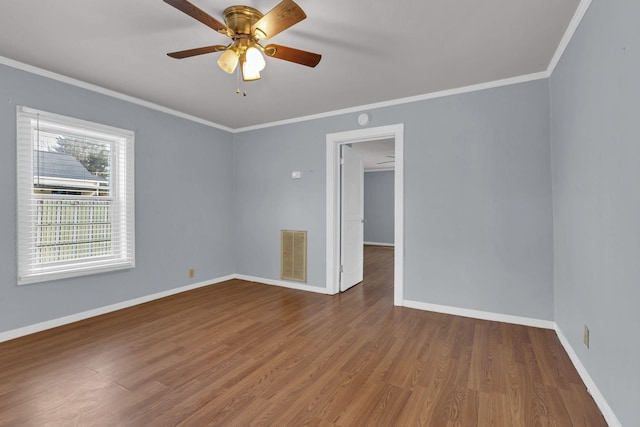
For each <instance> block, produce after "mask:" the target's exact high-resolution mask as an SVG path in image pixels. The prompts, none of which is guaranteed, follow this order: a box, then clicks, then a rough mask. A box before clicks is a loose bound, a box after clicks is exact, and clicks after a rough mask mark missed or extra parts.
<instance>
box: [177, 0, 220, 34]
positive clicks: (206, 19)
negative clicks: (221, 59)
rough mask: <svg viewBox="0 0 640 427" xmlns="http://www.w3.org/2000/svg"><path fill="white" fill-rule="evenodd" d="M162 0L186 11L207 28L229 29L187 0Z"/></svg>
mask: <svg viewBox="0 0 640 427" xmlns="http://www.w3.org/2000/svg"><path fill="white" fill-rule="evenodd" d="M164 2H165V3H167V4H169V5H171V6H173V7H175V8H176V9H178V10H180V11H182V12H184V13H186V14H187V15H189V16H190V17H192V18H194V19H197V20H198V21H200V22H202V23H203V24H204V25H206V26H207V27H209V28H213V29H214V30H216V31H219V32H222V33H226V32H227V31H228V30H229V29H228V28H227V26H226V25H224V24H223V23H222V22H220V21H218V20H217V19H215V18H214V17H213V16H211V15H209V14H208V13H207V12H205V11H204V10H202V9H200V8H198V7H196V6H195V5H193V4H191V3H189V2H188V1H187V0H164Z"/></svg>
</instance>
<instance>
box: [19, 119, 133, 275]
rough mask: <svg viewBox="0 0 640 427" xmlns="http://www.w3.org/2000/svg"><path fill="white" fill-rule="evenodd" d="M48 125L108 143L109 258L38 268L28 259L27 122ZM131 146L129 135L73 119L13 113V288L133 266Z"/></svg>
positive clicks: (31, 250)
mask: <svg viewBox="0 0 640 427" xmlns="http://www.w3.org/2000/svg"><path fill="white" fill-rule="evenodd" d="M34 119H36V120H39V121H42V122H43V123H45V124H46V123H53V124H55V126H56V127H58V128H60V129H64V128H67V129H69V130H70V131H71V132H73V133H75V134H81V135H83V136H89V137H96V138H99V139H103V140H105V141H109V142H110V144H112V151H113V153H114V154H113V160H112V170H111V181H112V184H113V185H112V194H111V197H110V198H112V199H113V208H112V209H113V215H112V216H111V228H112V231H111V233H112V234H111V239H112V240H111V242H112V245H115V246H117V249H115V248H114V250H113V252H114V253H113V254H112V255H108V256H105V257H89V258H84V259H71V260H68V261H62V262H55V263H48V264H47V265H41V264H37V263H36V262H32V261H30V259H31V257H32V256H33V255H34V254H35V239H34V233H35V224H36V219H35V218H36V216H35V200H36V196H37V195H36V194H35V193H34V191H33V190H34V183H33V176H34V175H33V168H34V160H33V153H34V140H33V136H32V130H33V125H32V120H34ZM134 142H135V134H134V132H133V131H130V130H125V129H120V128H115V127H112V126H107V125H103V124H99V123H94V122H89V121H85V120H81V119H77V118H73V117H67V116H63V115H59V114H54V113H49V112H46V111H40V110H36V109H33V108H29V107H24V106H18V107H17V109H16V146H17V165H16V175H17V218H16V222H17V236H16V242H17V264H18V265H17V282H18V285H25V284H30V283H38V282H45V281H50V280H57V279H64V278H70V277H77V276H84V275H89V274H97V273H104V272H109V271H117V270H122V269H130V268H133V267H135V216H134V215H135V206H134V201H135V197H134V189H135V186H134V175H135V171H134Z"/></svg>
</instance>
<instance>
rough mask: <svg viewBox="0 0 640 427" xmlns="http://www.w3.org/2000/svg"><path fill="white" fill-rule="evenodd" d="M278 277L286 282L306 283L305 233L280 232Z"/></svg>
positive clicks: (295, 231) (294, 231) (293, 231)
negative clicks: (280, 260)
mask: <svg viewBox="0 0 640 427" xmlns="http://www.w3.org/2000/svg"><path fill="white" fill-rule="evenodd" d="M280 242H281V244H280V248H281V249H280V250H281V253H280V257H281V259H282V264H281V270H280V276H281V277H282V278H283V279H287V280H297V281H299V282H306V281H307V232H306V231H297V230H281V231H280Z"/></svg>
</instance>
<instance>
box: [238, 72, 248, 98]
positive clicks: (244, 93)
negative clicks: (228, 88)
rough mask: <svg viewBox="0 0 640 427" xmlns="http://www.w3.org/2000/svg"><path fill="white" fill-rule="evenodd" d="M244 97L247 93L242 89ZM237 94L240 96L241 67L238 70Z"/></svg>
mask: <svg viewBox="0 0 640 427" xmlns="http://www.w3.org/2000/svg"><path fill="white" fill-rule="evenodd" d="M242 89H243V90H242V95H243V96H247V91H246V90H244V87H243V88H242ZM236 93H237V94H238V95H240V67H237V68H236Z"/></svg>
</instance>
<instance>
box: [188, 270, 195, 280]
mask: <svg viewBox="0 0 640 427" xmlns="http://www.w3.org/2000/svg"><path fill="white" fill-rule="evenodd" d="M194 274H195V272H194V271H193V268H190V269H189V279H193V276H194Z"/></svg>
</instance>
